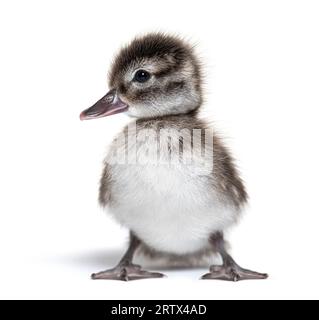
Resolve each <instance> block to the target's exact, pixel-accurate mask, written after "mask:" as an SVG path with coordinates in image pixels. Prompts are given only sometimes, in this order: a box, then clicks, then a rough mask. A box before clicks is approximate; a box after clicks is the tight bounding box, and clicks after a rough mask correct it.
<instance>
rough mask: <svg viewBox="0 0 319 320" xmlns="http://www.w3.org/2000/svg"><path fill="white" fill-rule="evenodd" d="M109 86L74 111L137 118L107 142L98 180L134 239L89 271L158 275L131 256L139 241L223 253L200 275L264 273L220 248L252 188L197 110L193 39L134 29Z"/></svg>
mask: <svg viewBox="0 0 319 320" xmlns="http://www.w3.org/2000/svg"><path fill="white" fill-rule="evenodd" d="M109 87H110V89H111V90H110V91H109V92H108V93H107V94H106V95H105V96H104V97H103V98H101V99H100V100H99V101H98V102H97V103H95V104H94V105H93V106H92V107H90V108H88V109H86V110H84V111H83V112H82V113H81V115H80V119H81V120H87V119H96V118H101V117H105V116H110V115H114V114H117V113H121V112H124V113H126V114H127V115H129V116H130V117H133V118H134V121H133V122H132V123H130V124H129V125H127V126H126V127H125V128H124V130H123V131H122V132H121V133H120V134H118V136H117V137H116V138H115V139H114V141H113V143H112V144H111V146H110V149H109V152H108V154H107V156H106V158H105V162H104V169H103V173H102V177H101V180H100V189H99V202H100V204H101V205H102V207H104V208H107V211H108V212H109V213H110V214H111V215H113V217H114V218H115V219H116V220H117V221H118V222H119V223H120V224H122V225H124V226H125V227H127V228H128V229H129V231H130V241H129V246H128V249H127V251H126V253H125V254H124V256H123V257H122V259H121V260H120V262H119V263H118V265H117V266H116V267H114V268H112V269H109V270H105V271H101V272H98V273H94V274H92V279H113V280H123V281H128V280H137V279H147V278H161V277H163V276H164V275H163V274H162V273H159V272H150V271H146V270H144V269H142V267H141V266H139V265H136V264H134V263H133V257H134V256H135V254H136V252H137V251H138V250H140V251H141V252H144V253H145V254H146V255H148V256H149V257H155V256H156V255H159V256H163V257H165V256H166V257H167V258H168V259H175V260H178V259H180V260H184V261H185V260H187V261H191V260H194V259H195V260H196V259H200V258H201V257H202V256H204V255H205V254H207V253H209V252H212V253H216V254H219V256H220V257H221V258H222V264H220V265H214V264H213V265H212V266H211V267H210V271H209V272H208V273H207V274H205V275H203V276H202V278H201V279H216V280H228V281H238V280H245V279H265V278H267V274H264V273H258V272H255V271H251V270H247V269H244V268H242V267H240V266H239V265H238V264H237V263H236V262H235V261H234V259H233V258H232V257H231V256H230V254H229V253H228V251H227V249H226V242H225V239H224V235H223V234H224V231H225V230H226V229H227V228H229V227H230V226H232V225H233V224H235V223H236V222H237V221H238V218H239V217H240V215H241V213H242V211H243V208H244V206H245V204H246V203H247V199H248V196H247V193H246V190H245V187H244V184H243V181H242V180H241V178H240V176H239V174H238V172H237V169H236V167H235V165H234V161H233V159H232V157H231V155H230V153H229V152H228V150H227V149H226V148H225V146H224V145H223V143H222V141H221V139H220V138H219V137H218V136H217V135H216V134H215V133H214V132H213V131H212V128H211V127H210V126H209V125H208V124H207V123H205V121H203V120H201V119H200V118H199V116H198V111H199V109H200V107H201V105H202V101H203V94H202V72H201V64H200V62H199V60H198V58H197V57H196V54H195V52H194V50H193V47H192V46H191V45H189V44H188V43H186V42H185V41H184V40H182V39H180V38H179V37H176V36H171V35H167V34H162V33H151V34H147V35H144V36H141V37H137V38H135V39H134V40H133V41H132V42H131V43H130V44H129V45H127V46H125V47H123V48H122V49H121V51H120V52H119V54H118V55H117V56H116V58H115V59H114V62H113V65H112V67H111V71H110V74H109Z"/></svg>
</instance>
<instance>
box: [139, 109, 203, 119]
mask: <svg viewBox="0 0 319 320" xmlns="http://www.w3.org/2000/svg"><path fill="white" fill-rule="evenodd" d="M197 119H198V108H197V109H195V110H191V111H189V112H187V113H179V114H167V115H161V116H154V117H146V118H139V119H137V123H143V122H155V121H159V122H161V121H172V122H180V121H185V120H188V121H196V120H197Z"/></svg>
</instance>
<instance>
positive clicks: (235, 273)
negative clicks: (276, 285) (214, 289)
mask: <svg viewBox="0 0 319 320" xmlns="http://www.w3.org/2000/svg"><path fill="white" fill-rule="evenodd" d="M210 243H211V244H212V246H213V248H214V250H216V251H217V252H218V253H219V254H220V255H221V257H222V259H223V265H221V266H214V265H213V266H211V267H210V272H209V273H207V274H205V275H203V276H202V278H201V279H212V280H226V281H240V280H253V279H267V278H268V275H267V274H266V273H259V272H255V271H251V270H247V269H243V268H242V267H240V266H239V265H238V264H237V263H236V262H235V260H234V259H233V258H232V257H231V256H230V255H229V254H228V253H227V251H226V249H225V241H224V238H223V234H222V233H220V232H218V233H216V234H214V235H212V236H211V238H210Z"/></svg>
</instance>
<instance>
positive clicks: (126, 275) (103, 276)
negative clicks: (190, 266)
mask: <svg viewBox="0 0 319 320" xmlns="http://www.w3.org/2000/svg"><path fill="white" fill-rule="evenodd" d="M163 277H164V274H162V273H159V272H150V271H146V270H142V268H141V267H140V266H138V265H133V264H131V265H123V266H117V267H115V268H113V269H109V270H105V271H101V272H98V273H93V274H92V275H91V279H93V280H120V281H130V280H141V279H152V278H163Z"/></svg>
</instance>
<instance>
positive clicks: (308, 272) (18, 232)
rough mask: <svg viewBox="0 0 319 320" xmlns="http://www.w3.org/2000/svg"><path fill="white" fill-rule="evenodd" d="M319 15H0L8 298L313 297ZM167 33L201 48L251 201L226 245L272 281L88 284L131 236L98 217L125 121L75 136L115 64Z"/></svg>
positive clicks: (226, 6) (48, 7)
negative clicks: (151, 36) (147, 39)
mask: <svg viewBox="0 0 319 320" xmlns="http://www.w3.org/2000/svg"><path fill="white" fill-rule="evenodd" d="M318 17H319V6H318V2H317V1H278V0H276V1H272V0H268V1H225V0H223V1H186V0H183V1H172V0H170V1H167V0H161V1H149V0H148V1H138V0H136V1H123V0H122V1H92V0H90V1H34V0H31V1H15V0H13V1H1V5H0V32H1V40H0V41H1V44H0V45H1V48H0V55H1V59H0V89H1V93H0V107H1V113H0V134H1V135H0V137H1V156H0V159H1V160H0V161H1V166H0V192H1V193H0V194H1V200H0V214H1V216H0V297H1V298H30V299H34V298H40V299H46V298H54V299H55V298H56V299H66V298H73V299H77V298H89V299H90V298H98V299H121V298H123V299H134V298H135V299H142V298H144V299H145V298H147V299H163V298H166V299H171V298H174V299H224V298H226V299H235V298H239V299H246V298H247V299H248V298H249V299H259V298H266V299H267V298H271V299H276V298H319V294H318V285H319V278H318V276H317V273H318V267H319V258H318V247H317V244H318V241H319V232H318V227H319V226H318V222H319V218H318V217H319V205H318V178H319V173H318V165H319V152H318V134H319V129H318V122H319V119H318V108H319V19H318ZM158 30H160V31H167V32H174V33H178V34H181V35H182V36H185V37H186V38H187V39H189V40H190V41H192V42H193V43H197V44H198V48H197V50H198V52H199V54H200V55H201V57H202V60H203V62H204V64H205V71H206V98H207V102H206V104H205V110H206V113H205V116H206V117H207V118H209V119H211V120H213V121H214V123H215V125H216V127H217V128H218V129H219V130H220V131H222V132H223V134H224V136H225V137H226V138H227V139H226V142H227V143H228V144H229V145H230V146H232V149H233V152H234V154H235V155H236V157H237V158H238V159H239V162H238V163H239V166H240V168H241V171H242V173H243V177H244V179H245V181H246V183H247V187H248V190H249V192H250V197H251V202H250V207H249V209H248V210H247V214H246V215H245V217H244V219H243V220H242V222H241V223H240V224H239V226H237V227H236V228H234V229H233V230H232V231H231V232H230V234H229V239H230V240H231V243H232V248H233V249H232V253H233V255H234V257H235V259H236V260H238V262H239V263H240V264H242V265H243V266H245V267H248V268H252V269H256V270H258V271H261V272H268V273H269V274H270V279H269V280H266V281H251V282H240V283H227V282H215V281H199V280H198V278H199V277H200V276H201V275H202V274H203V273H204V272H206V270H184V271H178V270H175V271H169V272H166V274H167V275H168V278H166V279H162V280H158V279H155V280H144V281H137V282H130V283H122V282H116V281H92V280H90V279H89V275H90V273H92V272H95V271H99V270H101V269H104V268H107V267H111V266H113V265H114V264H115V263H116V262H117V260H118V259H119V258H120V256H121V254H122V253H123V251H124V249H125V243H126V240H127V231H126V230H124V229H121V228H120V227H119V226H117V224H116V223H114V222H113V221H111V220H110V218H109V217H108V216H107V215H106V214H105V213H104V212H102V210H101V209H100V208H99V207H98V204H97V189H98V180H99V176H100V171H101V168H102V165H101V162H102V159H103V156H104V154H105V150H106V147H107V145H108V143H109V142H110V140H111V139H112V137H113V136H114V134H115V133H116V132H117V131H119V130H120V129H121V127H122V126H123V125H124V124H125V123H127V122H128V120H129V119H127V118H126V117H125V115H116V116H113V117H110V118H104V119H99V120H95V121H87V122H80V120H79V113H80V111H82V110H83V109H84V108H86V107H88V106H90V105H91V104H93V103H94V102H95V101H96V100H97V99H98V98H100V97H101V96H102V95H104V94H105V92H106V90H107V85H106V83H107V82H106V75H107V70H108V68H109V65H110V61H111V58H112V56H113V54H114V53H115V52H116V50H117V49H118V48H119V47H120V46H121V45H122V44H124V43H126V42H127V41H129V40H130V39H131V38H132V37H134V36H135V35H136V34H139V33H143V32H147V31H158Z"/></svg>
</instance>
